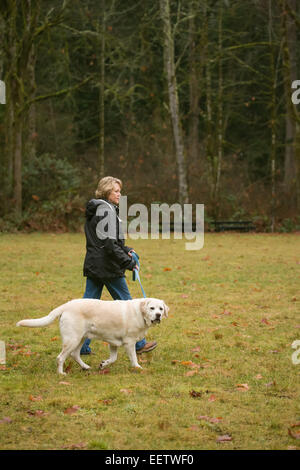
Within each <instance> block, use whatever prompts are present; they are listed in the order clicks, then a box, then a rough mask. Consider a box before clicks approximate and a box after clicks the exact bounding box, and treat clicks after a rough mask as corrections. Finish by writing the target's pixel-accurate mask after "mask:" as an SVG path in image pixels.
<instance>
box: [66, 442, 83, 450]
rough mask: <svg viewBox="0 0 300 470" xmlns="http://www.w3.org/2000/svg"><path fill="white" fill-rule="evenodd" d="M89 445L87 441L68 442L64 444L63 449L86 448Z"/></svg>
mask: <svg viewBox="0 0 300 470" xmlns="http://www.w3.org/2000/svg"><path fill="white" fill-rule="evenodd" d="M86 446H87V444H86V442H78V443H77V444H66V445H65V446H62V447H61V448H62V449H71V450H75V449H84V448H85V447H86Z"/></svg>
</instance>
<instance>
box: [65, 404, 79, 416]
mask: <svg viewBox="0 0 300 470" xmlns="http://www.w3.org/2000/svg"><path fill="white" fill-rule="evenodd" d="M79 409H80V407H79V406H78V405H73V406H71V407H70V408H67V409H66V410H65V411H64V413H65V414H66V415H72V414H74V413H77V411H78V410H79Z"/></svg>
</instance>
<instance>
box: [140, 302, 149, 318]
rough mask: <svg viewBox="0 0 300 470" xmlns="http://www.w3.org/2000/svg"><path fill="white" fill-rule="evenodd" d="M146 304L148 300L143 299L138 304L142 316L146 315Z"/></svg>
mask: <svg viewBox="0 0 300 470" xmlns="http://www.w3.org/2000/svg"><path fill="white" fill-rule="evenodd" d="M147 303H148V299H143V300H142V301H141V303H140V310H141V312H142V314H143V315H145V314H146V313H147Z"/></svg>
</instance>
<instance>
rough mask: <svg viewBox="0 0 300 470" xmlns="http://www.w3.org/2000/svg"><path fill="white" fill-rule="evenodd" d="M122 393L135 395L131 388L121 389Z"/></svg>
mask: <svg viewBox="0 0 300 470" xmlns="http://www.w3.org/2000/svg"><path fill="white" fill-rule="evenodd" d="M120 392H121V393H124V394H125V395H130V394H131V393H133V390H130V389H129V388H121V390H120Z"/></svg>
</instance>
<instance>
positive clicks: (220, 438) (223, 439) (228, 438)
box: [216, 434, 232, 442]
mask: <svg viewBox="0 0 300 470" xmlns="http://www.w3.org/2000/svg"><path fill="white" fill-rule="evenodd" d="M216 441H217V442H228V441H232V437H231V436H229V435H228V434H224V436H218V437H217V439H216Z"/></svg>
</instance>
